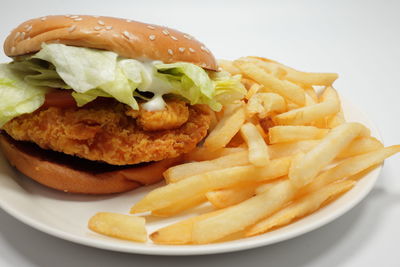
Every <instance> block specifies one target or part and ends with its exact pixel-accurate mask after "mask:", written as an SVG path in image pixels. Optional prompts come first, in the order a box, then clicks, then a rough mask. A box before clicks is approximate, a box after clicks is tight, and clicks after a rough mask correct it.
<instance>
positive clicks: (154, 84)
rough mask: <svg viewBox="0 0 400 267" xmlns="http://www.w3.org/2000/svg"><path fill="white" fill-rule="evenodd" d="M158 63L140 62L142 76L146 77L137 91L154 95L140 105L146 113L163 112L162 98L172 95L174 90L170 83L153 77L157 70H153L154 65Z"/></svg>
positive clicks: (163, 103)
mask: <svg viewBox="0 0 400 267" xmlns="http://www.w3.org/2000/svg"><path fill="white" fill-rule="evenodd" d="M160 63H162V62H161V61H147V62H142V64H143V66H144V69H143V72H144V73H143V76H144V77H146V80H145V81H144V82H142V84H141V85H140V86H139V88H138V90H139V91H142V92H152V93H153V94H154V97H153V98H152V99H150V100H149V101H148V102H146V103H145V104H143V105H142V107H143V108H144V109H146V110H148V111H156V110H163V109H164V108H165V105H166V104H165V101H164V99H163V98H162V96H163V95H165V94H169V93H172V92H173V89H174V88H173V86H172V84H171V83H169V82H166V81H164V80H163V79H161V78H160V77H157V76H156V75H155V74H156V72H157V70H156V69H155V67H154V65H155V64H160Z"/></svg>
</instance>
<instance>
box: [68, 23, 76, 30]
mask: <svg viewBox="0 0 400 267" xmlns="http://www.w3.org/2000/svg"><path fill="white" fill-rule="evenodd" d="M75 29H76V25H72V26H71V27H69V28H68V32H73V31H75Z"/></svg>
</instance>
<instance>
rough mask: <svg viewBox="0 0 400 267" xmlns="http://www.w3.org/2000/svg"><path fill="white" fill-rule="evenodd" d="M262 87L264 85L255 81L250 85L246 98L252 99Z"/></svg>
mask: <svg viewBox="0 0 400 267" xmlns="http://www.w3.org/2000/svg"><path fill="white" fill-rule="evenodd" d="M261 88H262V85H260V84H258V83H254V84H253V85H252V86H251V87H250V89H249V90H248V91H247V94H246V96H245V98H246V99H247V100H249V99H251V98H252V97H253V95H254V94H256V93H257V92H258V91H259V90H260V89H261Z"/></svg>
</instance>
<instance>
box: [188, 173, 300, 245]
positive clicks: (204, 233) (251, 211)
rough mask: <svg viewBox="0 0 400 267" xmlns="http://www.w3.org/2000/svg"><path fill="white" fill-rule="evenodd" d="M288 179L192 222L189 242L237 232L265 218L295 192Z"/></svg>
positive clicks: (208, 239)
mask: <svg viewBox="0 0 400 267" xmlns="http://www.w3.org/2000/svg"><path fill="white" fill-rule="evenodd" d="M295 191H296V189H295V187H294V186H293V185H292V184H291V183H290V181H288V180H286V181H283V182H281V183H279V184H277V185H275V186H274V187H272V188H271V189H270V190H268V191H266V192H264V193H262V194H259V195H256V196H254V197H252V198H250V199H248V200H245V201H243V202H241V203H239V204H237V205H235V206H231V207H228V208H225V209H223V210H222V212H221V213H218V214H216V215H214V216H210V217H208V218H205V219H201V220H199V221H196V222H195V223H194V224H193V233H192V242H193V243H195V244H205V243H210V242H213V241H216V240H219V239H221V238H223V237H225V236H227V235H229V234H232V233H235V232H239V231H241V230H243V229H245V228H246V227H248V226H250V225H252V224H254V223H256V222H257V221H259V220H261V219H263V218H265V217H267V216H268V215H270V214H272V213H273V212H275V211H276V210H278V209H280V208H281V207H283V205H285V204H286V203H288V202H289V201H290V200H291V199H292V197H293V196H294V194H295Z"/></svg>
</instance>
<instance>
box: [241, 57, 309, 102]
mask: <svg viewBox="0 0 400 267" xmlns="http://www.w3.org/2000/svg"><path fill="white" fill-rule="evenodd" d="M234 65H235V66H236V67H238V68H239V69H240V70H241V71H242V73H243V74H244V75H246V76H248V77H250V78H251V79H253V80H255V81H256V82H258V83H259V84H262V85H264V89H266V90H267V89H268V90H269V91H270V92H273V93H277V94H279V95H281V96H283V97H284V98H286V99H289V100H290V101H292V102H293V103H295V104H297V105H300V106H304V104H305V95H304V94H305V93H304V90H303V89H302V88H301V87H300V86H298V85H296V84H294V83H291V82H289V81H285V80H280V79H279V78H277V77H275V76H274V75H272V74H270V73H267V72H265V71H264V70H263V69H261V68H259V67H258V66H257V65H256V64H254V63H252V62H248V61H247V62H246V61H245V60H235V61H234Z"/></svg>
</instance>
